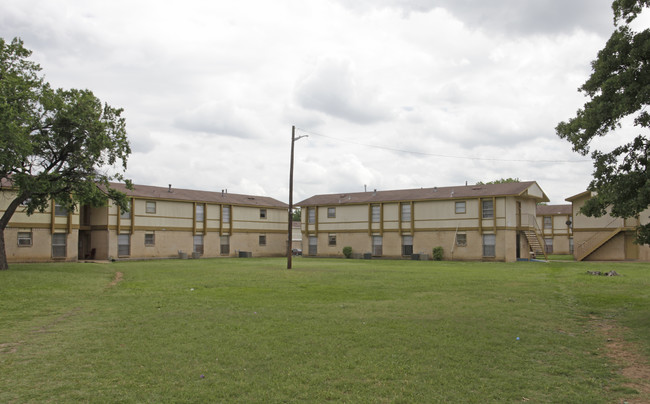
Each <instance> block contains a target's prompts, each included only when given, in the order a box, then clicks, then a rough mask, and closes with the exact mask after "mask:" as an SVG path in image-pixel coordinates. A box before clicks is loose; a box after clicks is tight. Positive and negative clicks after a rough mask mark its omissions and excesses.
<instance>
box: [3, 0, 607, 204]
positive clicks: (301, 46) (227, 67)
mask: <svg viewBox="0 0 650 404" xmlns="http://www.w3.org/2000/svg"><path fill="white" fill-rule="evenodd" d="M613 27H614V26H613V22H612V12H611V0H571V1H562V0H527V1H521V0H309V1H305V0H275V1H262V0H238V1H199V0H185V1H159V0H157V1H153V0H151V1H142V0H129V1H122V0H112V1H87V0H78V1H77V0H43V1H38V0H21V1H15V0H0V36H1V37H2V38H4V39H5V40H11V39H12V38H13V37H16V36H18V37H21V38H22V39H23V40H24V42H25V46H26V47H27V48H29V49H31V50H33V52H34V53H33V57H32V59H33V60H35V61H37V62H38V63H40V65H41V66H42V68H43V73H44V74H45V76H46V79H47V80H48V81H49V82H50V83H51V84H52V85H53V86H55V87H63V88H88V89H90V90H92V91H93V92H94V93H95V95H97V96H98V97H99V98H100V99H101V100H102V101H104V102H107V103H108V104H110V105H111V106H113V107H121V108H124V110H125V112H124V116H125V117H126V119H127V128H128V132H129V136H130V141H131V146H132V149H133V153H132V155H131V157H130V159H129V161H128V171H127V177H129V178H131V179H132V180H133V181H134V182H135V183H136V184H148V185H158V186H163V187H166V186H167V185H168V184H172V185H173V186H174V187H178V188H191V189H202V190H215V191H220V190H221V189H228V191H229V192H232V193H243V194H256V195H266V196H271V197H274V198H277V199H279V200H282V201H284V202H288V187H289V186H288V183H289V154H290V144H291V127H292V125H295V126H296V127H297V130H296V135H297V136H301V135H308V137H306V138H303V139H300V140H298V141H297V142H296V143H295V146H296V157H295V175H294V201H300V200H302V199H305V198H307V197H310V196H312V195H315V194H323V193H338V192H355V191H363V190H364V186H365V187H367V189H368V190H372V189H378V190H387V189H405V188H420V187H433V186H439V187H440V186H452V185H462V184H465V182H466V181H467V182H468V183H470V184H473V183H476V182H477V181H484V182H485V181H491V180H495V179H498V178H505V177H517V178H520V179H521V180H536V181H537V182H538V183H539V184H540V185H541V187H542V188H543V189H544V191H545V192H546V193H547V195H548V196H549V197H550V199H551V202H552V203H566V202H565V201H564V199H565V198H566V197H568V196H571V195H575V194H577V193H579V192H582V191H584V190H585V189H586V187H587V185H588V183H589V180H590V176H591V172H592V165H591V162H590V160H589V159H588V158H585V157H583V156H580V155H578V154H576V153H574V152H572V150H571V145H570V144H569V143H568V142H567V141H565V140H562V139H559V138H558V137H557V135H556V134H555V129H554V128H555V126H556V125H557V123H558V122H560V121H562V120H567V119H569V118H570V117H572V116H573V115H574V114H575V111H576V110H577V108H579V107H580V106H582V104H583V103H584V102H585V100H586V99H585V98H584V96H583V95H582V94H580V93H579V92H578V91H577V88H578V87H579V86H580V85H581V84H582V83H583V82H584V81H585V80H586V78H587V77H588V76H589V74H590V71H591V68H590V62H591V61H592V60H593V59H594V58H595V57H596V54H597V52H598V50H599V49H601V48H602V47H603V45H604V44H605V42H606V40H607V38H609V35H610V34H611V32H612V30H613ZM609 143H611V144H608V141H607V140H604V141H603V142H601V143H600V144H598V145H596V146H598V147H602V148H607V147H611V146H612V145H613V144H614V143H613V141H611V140H610V141H609Z"/></svg>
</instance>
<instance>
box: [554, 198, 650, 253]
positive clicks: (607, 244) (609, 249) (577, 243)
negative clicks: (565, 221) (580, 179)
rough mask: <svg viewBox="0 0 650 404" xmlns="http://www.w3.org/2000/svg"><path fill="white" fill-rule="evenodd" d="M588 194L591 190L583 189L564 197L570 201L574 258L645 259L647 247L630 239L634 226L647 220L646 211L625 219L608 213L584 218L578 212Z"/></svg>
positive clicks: (633, 234) (647, 211) (649, 213)
mask: <svg viewBox="0 0 650 404" xmlns="http://www.w3.org/2000/svg"><path fill="white" fill-rule="evenodd" d="M591 196H592V192H591V191H585V192H582V193H579V194H577V195H574V196H571V197H569V198H566V200H567V201H568V202H571V215H572V222H573V239H574V249H573V256H574V257H575V259H576V261H623V260H629V261H649V260H650V246H648V245H638V244H635V243H634V240H635V239H636V228H637V226H639V225H640V224H647V223H648V222H649V221H650V218H649V216H650V210H648V209H647V210H645V211H644V212H643V213H642V214H641V215H639V217H636V218H629V219H623V218H618V217H613V216H611V215H609V214H606V215H604V216H601V217H588V216H585V215H583V214H582V213H580V208H582V206H584V204H585V202H586V201H587V200H588V199H590V198H591Z"/></svg>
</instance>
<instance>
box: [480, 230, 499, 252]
mask: <svg viewBox="0 0 650 404" xmlns="http://www.w3.org/2000/svg"><path fill="white" fill-rule="evenodd" d="M496 245H497V236H496V234H484V235H483V256H484V257H496Z"/></svg>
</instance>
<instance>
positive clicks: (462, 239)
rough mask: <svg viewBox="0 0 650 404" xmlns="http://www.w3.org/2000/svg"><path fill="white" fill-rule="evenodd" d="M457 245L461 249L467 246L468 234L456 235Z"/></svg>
mask: <svg viewBox="0 0 650 404" xmlns="http://www.w3.org/2000/svg"><path fill="white" fill-rule="evenodd" d="M456 245H457V246H459V247H466V246H467V234H466V233H457V234H456Z"/></svg>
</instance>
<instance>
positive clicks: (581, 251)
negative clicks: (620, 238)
mask: <svg viewBox="0 0 650 404" xmlns="http://www.w3.org/2000/svg"><path fill="white" fill-rule="evenodd" d="M623 230H625V227H617V228H615V229H613V230H612V231H611V232H609V233H607V234H606V235H605V236H604V237H597V236H600V234H595V235H594V236H593V237H591V238H590V239H589V240H587V241H585V242H584V243H583V244H582V245H580V246H578V249H577V251H576V252H577V254H576V261H582V260H583V259H585V258H587V257H588V256H589V254H591V253H592V252H594V251H596V250H597V249H599V248H600V247H601V246H602V245H603V244H605V243H606V242H608V241H609V240H611V239H612V238H613V237H614V236H616V235H617V234H618V233H620V232H622V231H623Z"/></svg>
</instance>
